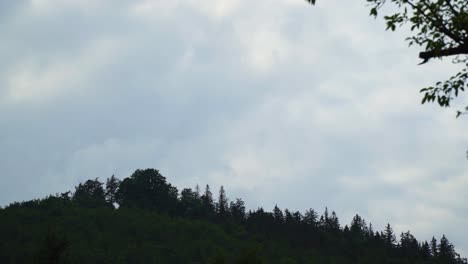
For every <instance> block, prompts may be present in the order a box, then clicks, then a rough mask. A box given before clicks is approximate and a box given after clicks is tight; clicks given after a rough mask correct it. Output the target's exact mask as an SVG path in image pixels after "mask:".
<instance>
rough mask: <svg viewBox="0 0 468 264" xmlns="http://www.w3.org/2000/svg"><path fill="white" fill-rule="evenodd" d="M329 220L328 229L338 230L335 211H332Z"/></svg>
mask: <svg viewBox="0 0 468 264" xmlns="http://www.w3.org/2000/svg"><path fill="white" fill-rule="evenodd" d="M329 222H330V223H329V225H330V227H329V228H330V230H332V231H334V232H336V231H339V230H340V221H339V220H338V216H337V215H336V213H335V211H332V213H331V216H330V220H329Z"/></svg>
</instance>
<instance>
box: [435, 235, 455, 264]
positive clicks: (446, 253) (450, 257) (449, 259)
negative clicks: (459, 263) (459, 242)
mask: <svg viewBox="0 0 468 264" xmlns="http://www.w3.org/2000/svg"><path fill="white" fill-rule="evenodd" d="M438 249H439V256H438V257H439V259H440V260H442V262H444V263H454V262H455V258H456V255H455V249H454V247H453V245H452V243H450V242H449V240H448V239H447V238H446V237H445V235H443V236H442V238H441V239H440V243H439V246H438Z"/></svg>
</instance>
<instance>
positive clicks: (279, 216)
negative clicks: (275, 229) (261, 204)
mask: <svg viewBox="0 0 468 264" xmlns="http://www.w3.org/2000/svg"><path fill="white" fill-rule="evenodd" d="M273 218H274V219H275V222H276V223H278V224H282V223H283V222H284V215H283V211H281V209H279V208H278V205H275V208H273Z"/></svg>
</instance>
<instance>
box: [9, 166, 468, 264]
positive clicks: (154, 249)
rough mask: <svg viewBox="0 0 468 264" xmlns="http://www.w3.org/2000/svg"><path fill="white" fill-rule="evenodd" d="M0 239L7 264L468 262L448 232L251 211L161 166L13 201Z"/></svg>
mask: <svg viewBox="0 0 468 264" xmlns="http://www.w3.org/2000/svg"><path fill="white" fill-rule="evenodd" d="M278 202H280V201H278ZM0 238H1V239H0V263H395V264H396V263H421V264H422V263H438V264H445V263H447V264H449V263H450V264H452V263H453V264H458V263H467V261H466V259H464V258H461V257H460V256H459V254H457V253H456V252H455V249H454V246H453V245H452V244H451V243H450V242H449V240H448V239H447V238H446V237H445V236H442V237H441V238H438V239H436V238H433V239H432V240H431V241H429V242H427V241H418V240H417V239H416V238H415V237H414V236H413V235H412V234H411V233H410V232H409V231H408V232H405V233H402V234H399V235H397V234H394V231H393V230H392V227H391V226H390V224H388V225H387V226H386V228H385V229H384V230H382V231H377V230H374V228H373V227H372V224H370V223H369V224H367V223H366V221H365V220H364V219H363V218H361V217H360V216H359V215H356V216H355V217H354V218H353V219H352V220H351V221H350V223H349V224H344V225H343V224H342V223H340V221H339V219H338V216H337V215H336V214H335V212H333V211H331V212H330V210H328V209H327V208H325V210H324V212H323V213H322V214H321V215H319V213H317V211H315V210H314V209H309V210H307V211H306V212H303V213H301V212H293V211H289V210H288V209H284V210H282V209H280V208H278V207H277V206H275V207H274V208H273V209H272V211H271V212H270V211H267V210H264V209H263V208H258V209H257V210H254V211H246V207H245V204H244V201H243V200H242V199H239V198H237V199H234V200H232V201H229V200H228V198H227V196H226V192H225V190H224V188H223V187H221V188H220V190H219V193H218V195H217V196H216V199H215V198H213V194H212V192H211V190H210V187H209V186H208V185H206V186H205V187H204V188H203V190H199V188H198V186H197V187H195V188H194V189H190V188H186V189H183V190H181V191H180V192H179V191H178V190H177V188H176V187H174V186H172V185H171V184H170V183H168V182H167V181H166V178H165V177H164V176H162V175H161V174H160V173H159V171H157V170H154V169H146V170H137V171H135V172H134V173H133V174H132V175H131V176H130V177H128V178H125V179H123V180H122V181H120V180H119V179H117V178H116V177H114V176H112V177H111V178H108V179H107V180H106V182H105V184H104V183H102V182H100V181H99V180H98V179H91V180H87V181H86V182H84V183H81V184H79V185H78V186H76V187H75V190H74V191H73V192H65V193H61V194H56V195H50V196H48V197H46V198H44V199H38V200H32V201H27V202H15V203H12V204H10V205H9V206H7V207H5V208H2V209H1V210H0Z"/></svg>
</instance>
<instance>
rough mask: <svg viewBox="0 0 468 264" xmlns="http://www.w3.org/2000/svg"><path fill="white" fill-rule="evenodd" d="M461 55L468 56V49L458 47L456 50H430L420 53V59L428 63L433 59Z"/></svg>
mask: <svg viewBox="0 0 468 264" xmlns="http://www.w3.org/2000/svg"><path fill="white" fill-rule="evenodd" d="M460 54H468V47H467V46H466V45H465V46H458V47H455V48H448V49H443V50H437V51H436V50H429V51H423V52H420V53H419V58H421V59H423V60H425V61H428V60H429V59H432V58H438V57H446V56H453V55H460Z"/></svg>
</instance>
